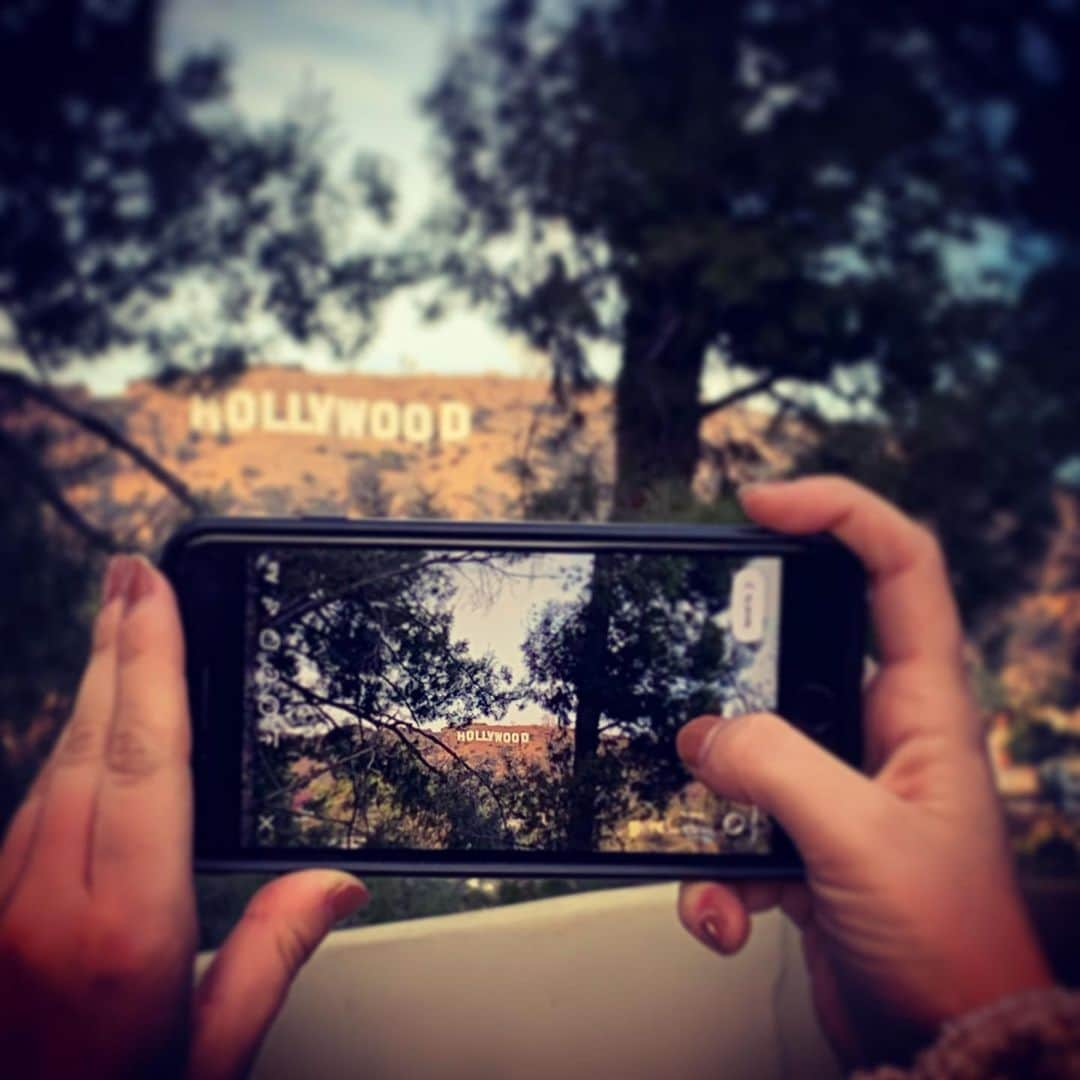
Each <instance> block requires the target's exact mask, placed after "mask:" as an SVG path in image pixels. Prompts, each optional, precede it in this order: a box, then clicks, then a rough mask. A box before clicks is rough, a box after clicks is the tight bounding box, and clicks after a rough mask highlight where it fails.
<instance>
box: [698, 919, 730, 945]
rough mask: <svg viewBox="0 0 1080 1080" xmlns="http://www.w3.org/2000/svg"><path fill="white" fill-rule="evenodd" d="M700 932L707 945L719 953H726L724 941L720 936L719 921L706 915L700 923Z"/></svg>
mask: <svg viewBox="0 0 1080 1080" xmlns="http://www.w3.org/2000/svg"><path fill="white" fill-rule="evenodd" d="M701 932H702V934H703V935H704V936H705V938H706V940H707V941H708V943H709V944H710V945H711V946H712V947H713V948H714V949H716V950H718V951H719V952H726V951H727V950H726V949H725V948H724V939H723V938H722V937H721V936H720V921H719V920H718V919H717V918H716V917H715V916H714V915H707V916H706V917H705V918H704V919H703V920H702V922H701Z"/></svg>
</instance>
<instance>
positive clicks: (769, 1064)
mask: <svg viewBox="0 0 1080 1080" xmlns="http://www.w3.org/2000/svg"><path fill="white" fill-rule="evenodd" d="M254 1075H255V1077H256V1078H258V1080H278V1078H281V1080H284V1078H289V1080H293V1078H297V1077H303V1078H307V1077H312V1078H316V1077H334V1078H335V1080H340V1078H346V1077H354V1076H355V1077H364V1078H366V1080H378V1078H384V1077H394V1078H396V1077H409V1078H426V1077H454V1078H456V1077H468V1078H470V1080H482V1078H487V1077H492V1078H495V1077H498V1078H502V1077H515V1078H516V1077H526V1078H528V1077H545V1078H554V1077H558V1078H571V1077H618V1078H636V1077H662V1078H664V1080H677V1078H681V1077H702V1076H708V1077H753V1078H757V1077H787V1076H799V1077H803V1076H805V1077H814V1078H819V1077H820V1078H823V1080H828V1078H830V1077H839V1076H840V1075H841V1074H840V1071H839V1070H838V1068H837V1066H836V1064H835V1063H834V1061H833V1059H832V1057H831V1055H830V1052H829V1050H828V1048H827V1046H826V1045H825V1043H824V1041H823V1039H822V1037H821V1035H820V1033H819V1031H818V1028H817V1025H816V1022H815V1021H814V1019H813V1013H812V1007H811V1005H810V1001H809V996H808V989H807V984H806V976H805V973H804V969H803V963H802V956H801V950H800V947H799V942H798V935H797V933H796V932H795V930H794V929H793V928H792V927H790V926H789V925H788V924H787V923H786V920H784V919H783V918H782V917H781V916H779V915H773V914H770V915H763V916H758V917H757V918H756V919H755V924H754V932H753V934H752V936H751V940H750V943H749V945H748V946H747V947H746V948H745V949H744V951H743V952H742V954H740V955H739V956H738V957H735V958H727V959H725V958H720V957H717V956H714V955H713V954H711V953H710V952H709V951H708V950H706V949H705V948H703V947H702V946H701V945H699V944H698V943H697V942H695V941H694V940H693V939H691V938H690V937H689V936H688V935H687V934H686V933H685V932H684V931H683V930H682V928H681V927H680V926H679V924H678V922H677V919H676V916H675V887H674V886H672V885H657V886H648V887H641V888H634V889H621V890H612V891H604V892H597V893H587V894H584V895H579V896H571V897H564V898H559V899H556V900H543V901H537V902H534V903H527V904H518V905H513V906H509V907H503V908H498V909H494V910H490V911H483V912H470V913H466V914H462V915H449V916H443V917H440V918H433V919H420V920H414V921H411V922H402V923H394V924H390V925H385V926H377V927H371V928H368V929H359V930H346V931H341V932H339V933H336V934H333V935H331V938H330V939H329V940H328V941H327V943H326V944H325V945H324V946H323V947H322V948H321V949H320V950H319V951H318V953H317V954H316V955H315V957H314V958H313V959H312V960H311V962H310V963H309V965H308V967H307V968H306V969H305V970H304V972H303V973H302V974H301V976H300V978H299V980H298V981H297V983H296V985H295V986H294V988H293V991H292V994H291V995H290V998H289V1001H288V1003H287V1005H286V1007H285V1010H284V1011H283V1013H282V1015H281V1017H280V1018H279V1020H278V1022H277V1024H276V1025H275V1026H274V1028H273V1030H272V1031H271V1033H270V1036H269V1038H268V1039H267V1042H266V1044H265V1046H264V1048H263V1051H262V1054H261V1055H260V1058H259V1060H258V1063H257V1066H256V1069H255V1073H254Z"/></svg>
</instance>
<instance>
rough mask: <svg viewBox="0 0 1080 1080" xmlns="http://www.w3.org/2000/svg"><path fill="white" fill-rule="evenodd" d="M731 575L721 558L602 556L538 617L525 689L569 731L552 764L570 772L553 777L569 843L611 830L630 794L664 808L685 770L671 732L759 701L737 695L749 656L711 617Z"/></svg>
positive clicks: (720, 606)
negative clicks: (566, 753) (570, 738)
mask: <svg viewBox="0 0 1080 1080" xmlns="http://www.w3.org/2000/svg"><path fill="white" fill-rule="evenodd" d="M732 573H733V567H731V566H730V565H728V564H726V563H723V562H720V561H719V560H709V561H703V560H698V559H693V558H689V557H687V556H677V555H671V556H667V557H663V558H658V557H654V556H652V557H642V556H635V555H628V554H627V555H611V556H605V555H600V556H597V557H596V559H595V563H594V568H593V572H592V577H591V580H590V581H589V583H588V588H587V589H586V590H584V591H583V592H582V593H581V595H580V596H572V597H571V598H570V599H567V600H557V601H551V602H549V603H548V604H547V606H546V607H545V608H544V609H543V610H542V611H541V612H540V613H539V614H538V616H537V617H536V620H535V622H534V624H533V626H532V627H531V629H530V632H529V636H528V638H527V639H526V642H525V644H524V646H523V651H524V654H525V660H526V664H527V666H528V670H529V681H530V693H531V694H532V695H533V696H534V697H535V699H536V700H537V701H538V702H539V703H540V704H541V705H542V706H543V707H544V708H545V709H546V710H547V711H548V712H550V713H551V714H552V715H553V716H554V717H555V718H556V720H557V721H558V722H559V724H560V725H562V726H564V727H570V726H572V727H573V728H574V739H575V741H576V746H575V753H574V756H573V761H572V762H569V761H568V762H559V763H557V764H558V765H560V766H562V767H563V768H564V769H568V770H572V782H571V781H570V777H569V775H568V774H567V775H564V776H563V777H560V778H559V779H560V782H562V783H563V784H569V786H570V787H571V788H572V790H571V791H570V792H569V796H568V799H569V806H570V809H569V816H568V819H567V821H566V824H565V825H564V828H566V829H567V830H568V837H569V838H568V840H567V842H568V843H571V844H581V845H583V846H585V844H586V840H585V838H586V837H588V838H589V839H590V840H591V841H593V842H595V841H597V840H601V841H602V840H603V839H604V838H606V837H609V834H610V833H611V832H612V830H613V829H614V828H616V827H617V826H618V825H619V824H620V823H622V822H623V821H625V819H626V818H627V815H628V814H629V812H630V810H631V808H632V806H633V805H635V804H636V805H637V806H641V805H645V806H651V807H654V808H656V809H658V810H662V809H663V808H664V806H665V805H666V804H667V802H668V800H669V799H670V798H671V795H672V793H673V792H675V791H677V790H678V789H679V788H680V787H681V786H682V785H684V784H685V783H686V780H687V777H686V772H685V769H684V767H683V766H682V764H681V763H680V761H679V758H678V756H677V754H676V753H675V751H674V740H675V735H676V734H677V732H678V730H679V728H680V727H681V726H682V725H683V724H684V723H685V722H686V721H687V720H688V719H689V718H690V717H692V716H695V715H698V714H700V713H704V712H710V711H712V712H718V711H721V710H722V709H723V708H724V706H725V705H728V706H734V707H736V708H737V711H750V710H751V709H753V708H754V707H757V706H759V705H761V704H766V703H759V702H754V701H748V700H742V699H741V697H740V695H738V694H737V692H736V691H737V684H736V675H737V673H738V671H739V668H740V666H741V663H742V661H743V660H744V659H745V657H741V656H739V655H737V653H738V647H737V646H736V645H735V644H734V643H733V642H732V641H731V639H730V637H729V636H728V635H727V633H726V632H725V631H724V630H723V629H722V628H721V627H720V626H719V625H717V621H716V620H717V619H718V618H719V617H720V616H721V615H722V613H723V612H724V611H725V610H726V608H727V605H728V602H729V598H730V594H731V578H732ZM605 736H606V737H605ZM556 775H557V774H556ZM560 831H561V830H560ZM587 846H591V843H590V844H588V845H587Z"/></svg>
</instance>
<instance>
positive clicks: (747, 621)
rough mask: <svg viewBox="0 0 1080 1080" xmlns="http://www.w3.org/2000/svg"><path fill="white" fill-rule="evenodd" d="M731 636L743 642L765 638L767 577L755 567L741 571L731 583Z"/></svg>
mask: <svg viewBox="0 0 1080 1080" xmlns="http://www.w3.org/2000/svg"><path fill="white" fill-rule="evenodd" d="M731 636H732V637H733V638H734V639H735V640H736V641H742V642H751V641H760V640H761V639H762V638H763V637H764V636H765V575H764V574H763V573H762V572H761V571H760V570H758V569H756V568H755V567H753V566H746V567H744V568H743V569H742V570H740V571H739V572H738V573H737V574H736V575H735V578H734V580H733V581H732V583H731Z"/></svg>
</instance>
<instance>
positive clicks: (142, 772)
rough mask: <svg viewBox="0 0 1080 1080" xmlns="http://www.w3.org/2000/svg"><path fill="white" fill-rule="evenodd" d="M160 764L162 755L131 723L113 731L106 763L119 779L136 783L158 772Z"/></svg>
mask: <svg viewBox="0 0 1080 1080" xmlns="http://www.w3.org/2000/svg"><path fill="white" fill-rule="evenodd" d="M160 764H161V755H160V754H159V753H158V752H157V751H156V750H155V749H154V747H153V746H151V744H150V741H149V740H148V739H147V738H146V736H145V735H143V734H141V733H140V732H138V731H136V730H133V728H132V727H131V726H130V725H125V726H121V727H119V728H118V729H117V730H116V731H114V732H113V734H112V737H111V738H110V739H109V751H108V755H107V758H106V765H107V767H108V769H109V771H110V772H111V773H112V774H113V775H114V776H115V778H116V779H117V780H119V781H121V782H130V783H135V782H137V781H139V780H143V779H145V778H146V777H148V776H151V775H152V774H153V773H155V772H157V770H158V768H159V766H160Z"/></svg>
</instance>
